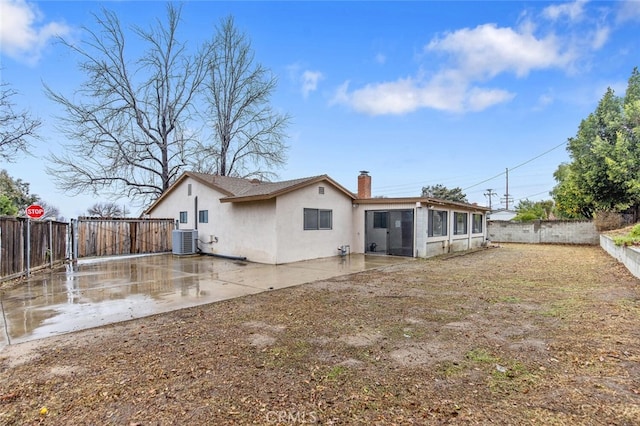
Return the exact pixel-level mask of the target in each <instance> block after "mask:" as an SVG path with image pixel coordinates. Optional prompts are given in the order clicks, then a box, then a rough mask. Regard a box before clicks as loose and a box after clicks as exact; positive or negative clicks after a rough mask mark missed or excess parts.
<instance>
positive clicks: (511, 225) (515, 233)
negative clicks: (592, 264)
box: [487, 220, 600, 245]
mask: <svg viewBox="0 0 640 426" xmlns="http://www.w3.org/2000/svg"><path fill="white" fill-rule="evenodd" d="M487 234H488V236H489V240H490V241H492V242H496V243H529V244H589V245H597V244H599V242H600V234H599V233H598V231H597V230H596V227H595V224H594V223H593V221H590V220H580V221H573V220H546V221H541V220H536V221H534V222H507V221H489V222H488V223H487Z"/></svg>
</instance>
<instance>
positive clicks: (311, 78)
mask: <svg viewBox="0 0 640 426" xmlns="http://www.w3.org/2000/svg"><path fill="white" fill-rule="evenodd" d="M322 79H324V75H323V74H322V73H321V72H320V71H309V70H306V71H304V72H303V73H302V76H301V80H302V96H304V97H305V98H306V97H307V96H309V93H311V92H314V91H316V90H317V89H318V82H320V80H322Z"/></svg>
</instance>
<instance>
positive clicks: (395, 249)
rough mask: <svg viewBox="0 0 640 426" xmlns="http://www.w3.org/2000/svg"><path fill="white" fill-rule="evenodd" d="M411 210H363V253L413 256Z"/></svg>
mask: <svg viewBox="0 0 640 426" xmlns="http://www.w3.org/2000/svg"><path fill="white" fill-rule="evenodd" d="M413 220H414V219H413V210H375V211H374V210H368V211H366V212H365V253H378V254H390V255H394V256H413Z"/></svg>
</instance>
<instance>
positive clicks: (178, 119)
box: [45, 4, 210, 203]
mask: <svg viewBox="0 0 640 426" xmlns="http://www.w3.org/2000/svg"><path fill="white" fill-rule="evenodd" d="M95 19H96V21H97V23H98V26H99V30H97V31H92V30H90V29H88V28H84V29H83V30H84V33H85V35H86V36H87V37H86V38H85V39H84V40H83V41H82V42H81V43H80V44H74V43H72V42H68V41H65V40H61V42H62V43H63V44H64V45H65V46H66V47H68V48H69V49H70V50H71V51H73V52H74V53H76V54H78V55H79V56H80V58H81V61H80V63H79V67H80V69H81V70H82V71H83V72H84V73H85V74H86V76H87V80H86V81H85V82H84V83H82V85H81V86H80V88H79V89H78V90H77V91H76V93H75V94H74V96H73V97H67V96H65V95H63V94H61V93H57V92H54V91H53V90H52V89H51V88H49V87H48V86H46V85H45V90H46V93H47V95H48V96H49V97H50V98H51V99H52V100H54V101H55V102H57V103H58V104H60V105H61V106H62V107H63V108H64V109H65V114H64V116H62V117H60V120H61V121H60V129H61V130H62V131H63V132H64V133H65V134H66V135H67V137H68V138H69V140H70V141H71V142H70V143H69V144H67V145H65V146H64V148H65V149H64V152H65V153H64V154H61V155H52V160H51V166H50V167H48V172H49V173H50V174H51V175H52V176H53V177H54V179H55V181H56V184H57V186H58V187H59V188H61V189H63V190H65V191H68V192H69V193H72V194H79V193H84V192H93V193H96V194H97V193H108V194H110V196H112V197H114V198H117V197H122V196H124V197H128V198H130V199H134V200H137V201H139V202H140V203H145V202H148V201H149V200H152V199H155V198H157V197H158V196H160V195H161V194H162V193H163V192H164V191H165V190H166V189H167V188H168V187H169V186H170V185H171V183H173V181H174V180H175V179H176V178H177V176H178V175H180V174H181V173H182V172H183V171H184V169H185V167H186V166H187V162H186V160H185V158H186V156H187V153H188V152H191V151H192V150H193V148H189V147H190V145H191V144H195V141H194V140H192V139H190V138H189V137H187V136H185V135H186V129H187V128H188V127H190V119H191V116H192V114H191V113H192V112H193V111H192V108H193V106H194V105H193V101H194V99H195V97H196V96H197V94H198V89H199V87H200V85H201V83H202V81H203V79H204V78H205V76H206V71H207V61H208V60H209V57H210V54H209V52H208V51H206V49H207V48H208V44H207V45H205V46H204V50H199V51H197V52H195V53H189V51H188V49H187V47H186V45H185V44H184V43H181V42H180V41H179V40H178V34H177V31H178V26H179V23H180V9H179V8H178V9H176V8H175V7H174V6H172V5H171V4H169V5H168V6H167V18H166V22H164V23H163V22H160V21H157V22H156V25H155V26H154V27H152V28H150V29H149V30H143V29H141V28H139V27H134V28H133V29H132V31H133V34H134V35H135V36H137V37H138V38H139V39H140V40H141V41H142V42H143V44H144V46H145V50H144V51H143V53H142V55H141V56H140V57H138V58H134V59H132V58H129V56H128V55H127V53H128V52H127V50H126V49H125V48H126V47H127V46H128V43H126V40H125V33H124V31H123V30H122V28H121V25H120V21H119V19H118V17H117V16H116V14H115V13H114V12H110V11H107V10H104V9H103V11H102V15H100V16H99V15H95Z"/></svg>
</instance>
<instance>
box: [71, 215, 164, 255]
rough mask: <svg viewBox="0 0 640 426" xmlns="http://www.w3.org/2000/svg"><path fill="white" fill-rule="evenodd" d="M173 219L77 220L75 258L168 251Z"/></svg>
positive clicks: (90, 218)
mask: <svg viewBox="0 0 640 426" xmlns="http://www.w3.org/2000/svg"><path fill="white" fill-rule="evenodd" d="M174 228H175V222H174V220H173V219H130V218H122V219H120V218H92V217H80V218H78V221H77V224H76V225H74V233H75V235H77V237H75V238H74V240H75V241H76V243H77V245H76V246H75V248H74V254H75V255H74V257H75V258H79V257H87V256H113V255H120V254H135V253H161V252H167V251H171V249H172V246H171V232H172V231H173V229H174Z"/></svg>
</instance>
